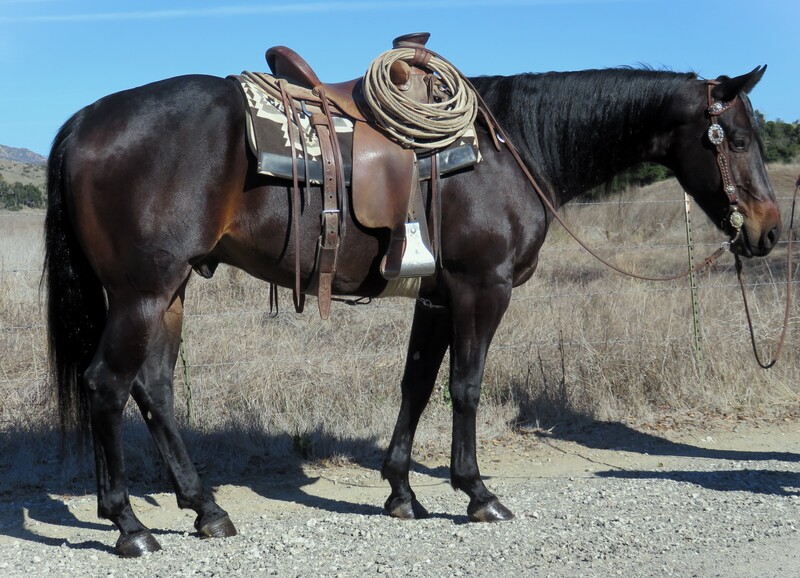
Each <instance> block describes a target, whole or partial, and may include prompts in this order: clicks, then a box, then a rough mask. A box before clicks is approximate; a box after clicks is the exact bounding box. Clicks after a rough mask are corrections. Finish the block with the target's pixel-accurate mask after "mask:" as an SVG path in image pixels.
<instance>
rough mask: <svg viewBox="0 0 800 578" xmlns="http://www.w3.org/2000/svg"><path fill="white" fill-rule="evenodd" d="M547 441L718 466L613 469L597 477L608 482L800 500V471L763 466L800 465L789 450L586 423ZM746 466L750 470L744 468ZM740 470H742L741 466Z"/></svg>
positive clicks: (554, 431)
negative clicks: (729, 445) (670, 484)
mask: <svg viewBox="0 0 800 578" xmlns="http://www.w3.org/2000/svg"><path fill="white" fill-rule="evenodd" d="M537 435H538V436H540V437H541V438H542V439H545V440H546V439H559V440H564V441H571V442H575V443H577V444H579V445H582V446H584V447H586V448H591V449H599V450H611V451H625V452H632V453H639V454H647V455H650V456H663V457H686V458H697V459H699V460H714V461H715V462H718V464H715V466H714V469H709V470H662V469H657V470H644V469H638V470H630V469H622V468H617V467H612V468H610V469H608V470H606V471H600V472H596V473H595V475H596V476H598V477H603V478H618V479H653V480H674V481H678V482H685V483H688V484H692V485H695V486H699V487H704V488H707V489H710V490H715V491H720V492H734V491H740V492H749V493H754V494H768V495H774V496H797V495H800V468H798V469H797V470H796V471H783V470H776V469H762V468H759V467H758V464H760V463H765V462H773V463H774V462H780V463H783V464H798V463H800V453H795V452H788V451H758V450H735V449H722V448H707V447H702V446H696V445H692V444H688V443H683V442H675V441H672V440H669V439H666V438H664V437H661V436H657V435H653V434H650V433H646V432H642V431H639V430H636V429H633V428H631V427H629V426H627V425H625V424H622V423H618V422H599V421H589V422H586V421H584V422H583V423H581V424H579V425H575V424H572V425H568V426H566V427H556V428H553V429H552V430H550V431H545V432H541V431H539V432H538V433H537ZM744 464H746V465H747V467H744V468H743V467H741V466H742V465H744ZM737 466H738V467H737Z"/></svg>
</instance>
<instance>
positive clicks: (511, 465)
mask: <svg viewBox="0 0 800 578" xmlns="http://www.w3.org/2000/svg"><path fill="white" fill-rule="evenodd" d="M447 463H448V458H447V456H445V455H435V454H434V455H431V456H428V457H427V458H426V459H425V460H420V462H419V463H417V464H416V466H415V472H414V473H413V474H412V475H413V481H412V483H413V484H414V487H415V489H416V492H417V495H418V497H419V498H420V500H421V502H422V503H423V504H424V505H425V506H426V507H427V508H428V510H429V511H430V512H431V514H432V517H431V518H429V519H427V520H420V521H398V520H394V519H391V518H388V517H386V516H384V515H382V514H381V505H382V503H383V500H384V499H385V498H386V495H387V494H388V484H386V483H385V482H382V481H381V480H380V476H379V473H378V471H377V468H378V466H379V460H376V459H371V460H364V463H362V464H360V465H359V464H354V463H349V464H345V465H338V466H330V467H322V466H320V465H318V464H316V465H315V464H303V465H301V467H298V468H296V469H292V468H289V469H288V470H287V471H284V472H283V473H280V474H279V473H275V472H273V473H267V474H265V475H264V476H261V477H258V478H253V479H246V480H242V481H240V482H239V483H237V484H236V485H233V484H224V485H221V486H219V487H218V488H217V496H218V498H219V502H220V504H221V505H222V506H223V507H224V508H226V509H227V510H228V511H229V512H230V514H231V518H232V519H233V520H234V522H235V523H236V525H237V527H238V529H239V535H238V536H236V537H234V538H228V539H218V540H202V539H200V538H198V537H196V536H195V535H194V534H193V533H192V530H191V528H192V521H193V514H192V513H191V512H190V513H187V512H184V511H181V510H178V508H177V507H176V505H175V500H174V497H173V496H172V495H171V494H166V493H158V494H139V495H136V496H135V497H134V498H133V502H134V506H135V508H136V510H137V511H138V512H139V513H140V515H141V518H142V520H143V521H144V522H145V523H146V524H148V525H149V526H150V527H151V528H154V533H155V535H156V537H157V538H158V540H159V541H160V542H161V545H162V546H163V548H164V549H163V551H161V552H158V553H155V554H150V555H147V556H145V557H143V558H140V559H137V560H124V559H120V558H118V557H116V556H115V555H114V554H113V552H112V546H113V544H114V542H115V540H116V538H117V532H116V530H113V529H112V528H111V527H110V526H109V525H108V523H107V522H105V521H101V520H98V519H97V518H96V516H95V508H96V502H95V499H94V496H91V495H89V496H58V495H54V494H48V493H45V492H44V491H42V492H40V493H30V494H24V495H13V496H2V497H0V575H2V576H26V577H28V576H31V575H55V576H148V577H152V576H193V575H197V576H218V575H227V576H249V575H260V576H269V575H276V576H367V575H370V576H372V575H377V574H382V575H386V576H415V577H417V576H437V577H439V576H614V575H620V576H626V577H632V576H703V577H705V576H720V577H722V576H724V577H726V578H729V577H739V576H741V577H745V576H775V577H778V576H780V577H785V576H800V549H799V548H798V545H800V534H799V533H798V528H800V424H797V423H793V422H781V423H778V424H774V423H773V424H762V425H761V427H757V428H754V427H752V426H748V427H741V426H740V427H738V428H736V429H734V428H732V427H726V428H723V429H720V430H709V429H703V430H700V429H697V428H691V431H688V432H687V431H683V432H682V433H680V434H678V433H676V432H671V433H657V434H654V433H648V432H646V431H642V430H634V429H632V428H629V427H627V426H623V425H620V424H595V425H594V426H592V427H590V428H588V429H579V428H574V429H572V430H565V431H564V432H563V433H560V434H559V433H558V432H557V431H556V432H554V433H551V434H550V435H545V436H534V435H528V436H514V437H513V438H509V439H504V440H495V441H494V442H490V443H486V444H484V446H483V447H482V448H481V464H482V471H483V473H484V476H485V477H486V478H487V484H488V485H489V487H490V488H491V489H493V490H494V491H495V492H496V493H497V494H498V495H499V496H500V497H501V499H502V500H503V502H504V503H505V504H506V505H507V506H508V507H509V508H511V510H512V511H514V512H515V513H516V515H517V518H516V519H515V520H513V521H511V522H506V523H501V524H472V523H468V522H467V519H466V505H467V501H466V499H465V496H463V495H462V494H459V493H456V492H453V491H452V490H451V489H450V487H449V485H448V482H447V468H446V464H447Z"/></svg>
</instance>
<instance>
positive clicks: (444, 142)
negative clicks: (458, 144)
mask: <svg viewBox="0 0 800 578" xmlns="http://www.w3.org/2000/svg"><path fill="white" fill-rule="evenodd" d="M414 54H415V49H413V48H394V49H392V50H387V51H386V52H384V53H383V54H381V55H379V56H378V57H377V58H376V59H375V60H374V61H373V62H372V64H370V66H369V68H368V69H367V72H366V74H365V75H364V86H363V90H364V98H365V99H366V101H367V103H368V104H369V106H370V109H371V111H372V113H373V115H374V117H375V120H376V121H377V122H378V124H380V125H381V126H382V127H383V128H384V129H386V130H387V131H388V132H389V134H390V135H393V136H394V138H395V140H397V141H398V142H399V143H400V144H402V145H403V146H406V147H409V148H416V149H426V150H429V149H439V148H444V147H446V146H448V145H450V144H451V143H453V142H455V141H456V140H457V139H458V138H460V137H461V136H462V135H463V134H464V133H465V132H466V131H467V130H468V129H469V128H470V127H471V126H472V125H473V123H474V122H475V118H476V117H477V115H478V101H477V98H476V96H475V93H474V92H473V89H472V87H471V86H470V84H469V82H468V81H467V80H466V78H465V77H464V75H463V74H462V73H461V72H460V71H459V70H458V69H456V68H455V67H454V66H453V65H452V64H450V63H449V62H447V61H446V60H444V59H443V58H441V57H438V56H436V55H433V54H432V55H431V58H430V61H429V62H428V63H427V65H426V68H428V69H430V70H431V71H432V72H433V74H434V75H435V76H436V79H437V81H439V82H441V83H442V84H443V85H444V86H445V87H446V89H447V90H446V92H447V94H449V98H444V99H442V100H440V101H439V102H430V103H426V102H418V101H416V100H414V99H412V98H409V96H408V95H407V94H405V93H404V92H403V91H401V90H399V89H398V88H397V86H395V84H394V83H393V82H392V81H391V78H390V68H391V66H392V64H393V63H394V62H396V61H398V60H403V61H405V62H407V63H409V62H412V61H413V58H414Z"/></svg>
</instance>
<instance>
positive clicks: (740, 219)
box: [706, 80, 744, 246]
mask: <svg viewBox="0 0 800 578" xmlns="http://www.w3.org/2000/svg"><path fill="white" fill-rule="evenodd" d="M718 84H719V82H718V81H716V80H707V81H706V94H707V97H708V108H707V109H706V114H708V118H709V120H710V122H711V126H709V127H708V131H707V133H706V134H707V135H708V140H709V142H711V144H712V145H714V147H715V148H716V157H717V167H719V174H720V177H722V190H723V191H724V193H725V194H726V195H727V196H728V203H730V208H729V211H728V223H729V224H730V226H731V230H732V231H733V235H731V240H730V241H728V243H729V244H730V245H733V244H734V243H735V242H736V241H737V240H738V239H739V237H740V236H741V233H742V226H743V225H744V215H742V213H740V212H739V197H738V196H737V195H736V183H735V182H734V181H733V175H731V165H730V161H729V159H728V153H727V152H726V151H725V147H724V146H723V143H724V142H725V131H724V130H723V128H722V126H721V125H720V124H719V123H718V122H717V117H718V116H719V115H721V114H722V113H724V112H725V111H727V110H729V109H731V108H733V105H734V104H736V101H737V100H738V99H739V97H738V96H734V97H733V99H732V100H729V101H727V102H725V101H719V100H717V101H715V100H714V95H713V94H712V92H713V90H714V87H715V86H716V85H718ZM730 245H729V246H730Z"/></svg>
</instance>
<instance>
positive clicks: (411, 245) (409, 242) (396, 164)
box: [237, 33, 477, 319]
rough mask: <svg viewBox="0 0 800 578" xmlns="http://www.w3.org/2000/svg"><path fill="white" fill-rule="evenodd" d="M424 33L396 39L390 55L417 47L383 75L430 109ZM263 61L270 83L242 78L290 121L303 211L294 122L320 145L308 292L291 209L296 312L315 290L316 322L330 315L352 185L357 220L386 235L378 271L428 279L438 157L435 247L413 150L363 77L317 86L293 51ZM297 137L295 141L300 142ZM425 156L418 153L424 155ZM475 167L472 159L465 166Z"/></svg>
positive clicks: (432, 94)
mask: <svg viewBox="0 0 800 578" xmlns="http://www.w3.org/2000/svg"><path fill="white" fill-rule="evenodd" d="M429 36H430V34H428V33H417V34H407V35H404V36H400V37H398V38H396V39H395V40H394V42H393V48H394V49H399V48H403V49H408V48H411V49H413V51H414V52H413V54H414V56H413V58H411V59H410V60H396V61H394V62H392V63H391V66H390V69H389V78H390V80H391V83H392V84H394V87H395V88H397V90H398V91H400V92H402V94H403V95H405V97H406V98H408V99H410V100H413V101H414V102H419V103H429V102H431V101H432V100H433V99H434V98H437V97H438V95H440V94H441V93H442V92H445V93H446V91H447V87H443V86H442V83H441V81H440V80H439V79H438V77H437V76H436V74H435V73H434V72H433V71H432V70H431V69H429V68H428V67H427V65H428V62H429V60H430V59H431V53H430V52H429V51H428V50H427V49H426V48H425V43H426V42H427V40H428V38H429ZM266 60H267V64H268V65H269V68H270V70H271V71H272V76H269V75H264V74H260V73H255V74H253V73H247V72H245V73H243V75H242V76H240V77H237V78H238V79H239V80H240V82H242V79H246V80H247V81H249V82H250V83H254V84H256V85H257V86H258V87H259V88H260V89H261V90H263V91H265V92H266V93H268V94H271V95H272V97H273V98H274V100H276V101H277V102H278V103H280V105H282V108H283V110H282V111H281V112H282V113H283V114H285V115H286V120H287V127H288V128H287V130H288V132H289V134H288V137H289V142H290V143H295V142H297V141H299V142H300V144H301V145H302V152H303V155H302V157H301V158H302V159H303V160H302V161H299V160H298V158H297V157H298V154H297V153H296V152H295V151H294V150H292V154H291V157H292V170H291V173H292V181H293V200H292V202H293V203H294V204H295V206H296V207H299V206H300V201H301V199H300V193H299V181H300V180H301V175H300V171H301V168H300V164H302V166H303V168H304V169H305V171H306V173H305V179H306V183H308V182H309V173H308V166H309V162H308V160H307V159H308V155H307V154H306V152H307V151H306V146H307V142H306V138H307V137H306V136H305V135H304V132H303V131H302V130H299V127H300V126H301V125H300V117H301V116H303V115H305V116H308V117H309V121H310V125H311V127H313V129H314V132H315V134H316V141H318V145H319V150H320V158H321V163H322V171H321V173H322V174H321V179H320V181H319V184H320V186H321V188H322V196H323V211H322V216H321V221H322V233H321V235H320V237H319V240H318V243H317V259H316V272H317V275H316V276H312V280H311V281H310V282H309V284H308V285H307V286H306V287H301V279H300V266H299V265H300V259H299V256H300V230H299V213H300V211H299V210H294V211H292V214H293V215H294V227H295V258H296V263H295V287H294V304H295V308H296V309H297V310H298V311H302V308H303V305H304V297H305V294H306V293H316V294H317V296H318V301H319V311H320V316H321V317H322V318H323V319H327V318H328V316H329V314H330V303H331V299H332V282H333V278H334V275H335V273H336V258H337V251H338V247H339V242H340V239H341V237H342V236H343V235H344V234H345V220H346V219H345V218H344V217H342V215H347V214H348V212H349V210H350V209H349V207H348V194H347V190H346V186H347V184H349V185H350V190H351V197H352V203H353V207H352V209H353V213H354V215H355V217H356V220H357V221H358V222H359V223H360V224H361V225H363V226H365V227H370V228H388V229H389V230H391V240H390V244H389V247H388V250H387V253H386V255H385V256H384V258H383V260H382V262H381V268H380V269H381V274H382V275H383V276H384V277H385V278H386V279H387V280H390V281H391V280H394V279H398V278H403V277H421V276H426V275H431V274H433V273H434V272H435V270H436V262H437V260H438V259H440V255H439V247H440V233H439V224H440V214H441V208H440V202H439V199H438V194H437V193H436V180H437V176H438V175H439V167H438V166H437V158H438V156H439V155H437V154H436V153H437V151H433V152H431V151H426V153H424V154H425V156H426V157H429V158H425V159H424V160H425V161H426V163H427V164H426V165H425V167H426V171H427V170H428V169H427V167H428V165H430V179H431V193H432V200H431V205H430V206H431V219H432V222H433V227H434V230H433V241H434V243H433V244H432V243H431V240H430V238H429V235H428V229H427V224H426V216H425V208H424V204H423V202H422V197H421V194H420V191H419V163H418V158H417V154H416V152H415V150H414V149H413V148H412V146H409V143H408V141H405V142H402V141H398V139H397V138H394V136H396V135H390V134H387V131H386V130H385V129H384V128H383V127H381V126H380V125H379V123H377V122H376V120H375V117H374V114H373V111H372V110H371V109H370V106H369V105H368V103H367V102H366V100H365V98H364V78H363V77H362V78H357V79H354V80H351V81H348V82H339V83H323V82H322V81H321V80H320V79H319V77H318V76H317V74H316V73H315V72H314V70H313V69H312V68H311V67H310V66H309V64H308V63H307V62H306V61H305V60H304V59H303V58H302V57H301V56H300V55H299V54H297V53H296V52H295V51H294V50H292V49H291V48H288V47H286V46H275V47H272V48H270V49H269V50H267V52H266ZM334 116H338V117H345V118H347V119H349V120H350V121H352V125H353V131H352V132H353V134H352V165H351V166H352V169H351V171H350V175H349V177H350V178H349V183H348V181H347V180H346V178H345V170H344V165H345V163H344V162H343V158H342V150H341V145H340V142H339V139H338V138H337V132H336V127H335V122H334ZM296 137H297V138H296ZM422 154H423V153H421V156H422ZM474 162H477V154H476V155H475V156H474V159H473V160H471V162H469V163H465V165H464V166H466V164H473V163H474Z"/></svg>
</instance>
